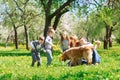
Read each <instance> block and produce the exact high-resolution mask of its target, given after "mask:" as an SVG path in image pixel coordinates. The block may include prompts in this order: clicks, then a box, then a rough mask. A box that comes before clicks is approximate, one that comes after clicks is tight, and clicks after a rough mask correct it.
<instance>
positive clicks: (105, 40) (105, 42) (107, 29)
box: [104, 24, 109, 49]
mask: <svg viewBox="0 0 120 80" xmlns="http://www.w3.org/2000/svg"><path fill="white" fill-rule="evenodd" d="M105 27H106V36H105V37H104V49H108V41H109V26H108V25H107V24H106V25H105Z"/></svg>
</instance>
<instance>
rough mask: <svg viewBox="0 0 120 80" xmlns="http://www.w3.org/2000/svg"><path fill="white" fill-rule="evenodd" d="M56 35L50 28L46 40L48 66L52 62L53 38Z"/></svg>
mask: <svg viewBox="0 0 120 80" xmlns="http://www.w3.org/2000/svg"><path fill="white" fill-rule="evenodd" d="M54 34H55V31H54V29H53V28H51V27H50V28H49V30H48V34H47V37H46V39H45V50H46V55H47V66H49V65H50V64H51V62H52V47H53V43H52V37H53V35H54Z"/></svg>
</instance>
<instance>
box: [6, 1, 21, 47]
mask: <svg viewBox="0 0 120 80" xmlns="http://www.w3.org/2000/svg"><path fill="white" fill-rule="evenodd" d="M4 4H5V5H4V6H5V9H4V10H5V14H4V16H5V18H4V24H5V25H7V26H9V27H10V26H11V25H12V27H13V30H14V37H15V41H14V43H15V48H16V49H18V36H17V35H18V34H17V28H19V27H20V26H22V24H20V22H21V21H20V20H19V16H18V15H19V13H18V11H17V9H16V8H15V6H14V5H11V4H13V3H12V2H10V3H8V4H7V3H6V2H4Z"/></svg>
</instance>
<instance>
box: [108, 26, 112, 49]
mask: <svg viewBox="0 0 120 80" xmlns="http://www.w3.org/2000/svg"><path fill="white" fill-rule="evenodd" d="M112 29H113V27H111V28H110V31H109V47H112V37H111V35H112Z"/></svg>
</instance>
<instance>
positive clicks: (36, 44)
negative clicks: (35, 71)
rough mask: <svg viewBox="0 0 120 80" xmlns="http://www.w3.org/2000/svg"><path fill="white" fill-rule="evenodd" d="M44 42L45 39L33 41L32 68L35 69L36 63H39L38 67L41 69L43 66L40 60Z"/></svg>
mask: <svg viewBox="0 0 120 80" xmlns="http://www.w3.org/2000/svg"><path fill="white" fill-rule="evenodd" d="M43 42H44V37H39V39H38V40H36V41H32V42H31V46H32V50H31V53H32V64H31V66H32V67H33V66H34V64H35V62H36V61H38V63H37V66H38V67H39V66H40V65H41V60H40V49H41V48H42V44H43Z"/></svg>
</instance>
